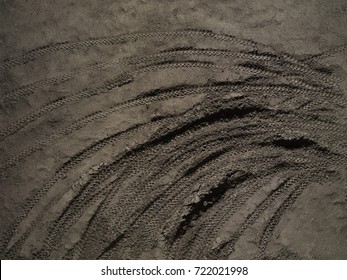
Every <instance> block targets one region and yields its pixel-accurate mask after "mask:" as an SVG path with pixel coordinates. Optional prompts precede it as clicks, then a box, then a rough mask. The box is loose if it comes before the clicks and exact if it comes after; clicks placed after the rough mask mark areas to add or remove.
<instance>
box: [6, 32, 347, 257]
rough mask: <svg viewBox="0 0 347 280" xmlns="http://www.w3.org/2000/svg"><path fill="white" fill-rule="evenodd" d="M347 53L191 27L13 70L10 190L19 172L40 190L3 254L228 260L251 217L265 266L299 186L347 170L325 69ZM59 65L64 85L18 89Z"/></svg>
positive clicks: (44, 52)
mask: <svg viewBox="0 0 347 280" xmlns="http://www.w3.org/2000/svg"><path fill="white" fill-rule="evenodd" d="M128 49H129V54H128V53H127V50H128ZM120 50H122V51H120ZM130 50H131V51H130ZM344 50H345V48H344V47H341V48H339V49H338V50H336V51H331V52H330V53H329V52H327V53H325V54H322V55H321V56H312V57H306V58H303V57H295V56H292V55H289V54H286V53H282V52H278V51H275V50H273V49H272V48H271V47H268V46H264V45H262V44H258V43H256V42H253V41H250V40H243V39H239V38H235V37H233V36H229V35H223V34H215V33H213V32H211V31H205V30H181V31H173V32H150V33H137V34H126V35H120V36H117V37H112V38H102V39H92V40H88V41H83V42H72V43H70V42H66V43H59V44H53V45H49V46H45V47H42V48H38V49H35V50H32V51H30V52H28V53H26V54H24V55H22V56H20V57H18V58H14V59H8V60H7V61H4V62H3V63H2V64H1V65H0V71H2V73H3V74H6V73H7V74H10V75H12V76H13V79H14V80H15V82H14V83H16V84H18V86H17V87H15V88H11V86H8V87H7V89H6V90H5V92H4V93H3V94H2V95H1V104H2V108H3V114H2V119H3V120H4V125H3V126H2V127H1V130H0V141H1V143H2V144H1V145H2V147H3V150H4V151H6V153H4V154H5V156H4V159H3V160H2V164H1V166H0V171H1V174H2V177H3V180H2V183H1V184H2V189H3V190H4V192H5V191H6V188H11V185H9V184H8V182H11V183H12V184H14V183H13V182H16V179H15V178H14V177H15V175H14V174H16V173H17V174H22V175H21V176H19V178H18V183H17V187H18V185H19V189H18V190H19V191H20V190H21V188H23V189H28V190H26V191H25V193H28V195H27V196H26V197H25V198H23V199H22V200H23V201H22V202H21V204H20V209H19V211H17V212H16V217H14V218H13V219H12V220H11V221H10V223H9V225H8V227H7V228H6V230H5V231H4V233H3V234H2V239H1V245H2V246H1V252H2V255H3V257H4V258H68V259H70V258H90V259H95V258H117V259H125V258H134V259H136V258H172V259H176V258H179V259H181V258H188V259H204V258H228V257H232V254H233V252H234V250H235V246H236V244H237V243H238V241H239V240H240V239H241V238H242V237H243V236H244V235H245V234H246V233H247V229H249V227H250V226H252V225H254V224H255V223H258V225H257V227H256V228H257V230H258V235H257V236H258V237H257V239H256V240H254V242H255V243H256V244H257V250H256V251H255V252H254V257H255V258H266V257H269V256H268V253H267V252H268V246H269V244H270V243H271V241H272V238H273V233H274V232H275V231H276V228H277V225H278V224H279V223H280V222H281V219H282V217H283V215H285V213H286V212H287V210H288V209H289V208H290V207H291V206H292V205H293V204H294V203H295V202H296V200H297V198H298V197H299V196H300V195H301V194H302V192H303V191H304V190H305V189H307V188H312V187H314V184H315V183H324V184H327V185H328V184H329V183H330V182H334V181H336V180H338V178H339V174H340V171H341V167H342V168H343V167H344V166H346V139H347V137H346V131H345V130H344V125H343V121H342V119H341V118H340V112H341V110H343V109H344V108H345V100H344V96H343V92H342V90H341V89H340V87H339V81H338V78H337V77H335V76H334V75H333V73H332V72H331V71H330V70H329V69H327V68H325V67H324V66H323V65H321V64H319V63H318V62H317V61H319V59H320V58H322V57H326V56H328V55H333V54H335V53H336V52H337V51H344ZM98 52H99V53H100V54H104V53H108V54H109V55H108V56H107V55H106V56H104V57H106V58H107V59H103V60H98V56H97V55H95V54H97V53H98ZM90 53H91V54H93V55H89V54H90ZM81 54H82V55H81ZM78 55H81V56H82V59H81V60H80V61H81V63H79V64H78V65H76V64H75V63H73V62H74V61H78V59H77V60H76V57H77V58H78ZM69 57H71V59H69ZM100 57H102V55H100ZM62 59H63V61H64V59H66V61H67V62H66V63H62V62H61V60H62ZM70 62H71V63H70ZM55 64H56V65H60V66H61V67H60V68H59V67H57V69H56V72H55V75H53V76H52V75H49V74H47V75H46V74H43V75H41V77H40V75H37V77H36V76H35V75H31V74H28V76H29V77H31V76H34V77H36V78H27V79H26V77H24V78H23V75H22V76H20V75H18V77H17V80H16V74H17V73H23V72H24V73H29V72H30V71H33V70H32V69H34V70H35V71H38V70H39V69H41V68H43V69H46V68H44V67H47V65H55ZM30 67H32V68H30ZM48 68H49V67H48ZM38 73H39V71H38ZM41 73H42V71H41ZM47 76H48V77H47ZM25 104H30V106H26V105H25ZM52 123H53V125H52ZM23 137H25V141H23ZM67 151H68V152H67ZM52 157H56V158H55V159H54V162H53V163H52ZM48 162H50V164H49V166H50V167H51V168H52V170H51V171H50V172H46V173H39V172H38V171H37V172H38V178H39V179H36V180H33V179H32V178H33V177H35V174H36V173H35V172H36V171H35V170H37V167H36V166H38V165H40V164H41V165H45V164H46V163H47V164H48ZM27 170H29V171H27ZM28 173H29V174H30V176H27V175H28ZM33 173H34V174H33ZM8 178H10V179H8ZM6 180H9V181H6ZM30 180H31V181H30ZM38 181H39V183H38ZM264 213H266V215H264ZM264 217H265V218H264ZM260 218H261V219H260ZM259 220H263V221H264V222H259Z"/></svg>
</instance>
